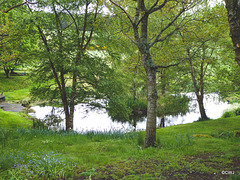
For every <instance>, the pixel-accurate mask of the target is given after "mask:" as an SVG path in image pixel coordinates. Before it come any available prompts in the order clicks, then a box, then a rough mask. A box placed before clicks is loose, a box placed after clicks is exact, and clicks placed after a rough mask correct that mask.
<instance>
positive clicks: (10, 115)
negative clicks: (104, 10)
mask: <svg viewBox="0 0 240 180" xmlns="http://www.w3.org/2000/svg"><path fill="white" fill-rule="evenodd" d="M31 126H32V121H31V120H28V119H27V116H26V115H25V114H23V113H14V112H6V111H3V110H2V109H0V127H1V128H7V129H16V128H29V127H31Z"/></svg>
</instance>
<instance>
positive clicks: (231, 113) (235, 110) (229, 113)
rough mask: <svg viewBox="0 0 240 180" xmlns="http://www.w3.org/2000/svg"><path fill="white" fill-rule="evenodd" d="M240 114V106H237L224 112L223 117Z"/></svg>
mask: <svg viewBox="0 0 240 180" xmlns="http://www.w3.org/2000/svg"><path fill="white" fill-rule="evenodd" d="M239 115H240V108H236V109H233V110H230V111H226V112H224V113H223V115H222V118H228V117H234V116H239Z"/></svg>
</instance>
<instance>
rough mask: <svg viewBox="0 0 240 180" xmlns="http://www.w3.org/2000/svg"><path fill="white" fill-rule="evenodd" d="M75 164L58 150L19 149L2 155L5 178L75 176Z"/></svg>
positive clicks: (0, 167)
mask: <svg viewBox="0 0 240 180" xmlns="http://www.w3.org/2000/svg"><path fill="white" fill-rule="evenodd" d="M74 168H75V164H74V163H72V162H71V161H69V160H66V159H64V158H63V157H62V156H61V155H60V154H58V153H57V152H53V151H51V152H45V151H43V152H40V151H38V152H34V151H32V152H31V151H18V152H16V153H8V152H7V153H2V154H1V155H0V177H2V178H4V179H59V178H67V177H72V176H73V174H74V173H73V171H74Z"/></svg>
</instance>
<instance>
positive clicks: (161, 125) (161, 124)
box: [160, 116, 165, 128]
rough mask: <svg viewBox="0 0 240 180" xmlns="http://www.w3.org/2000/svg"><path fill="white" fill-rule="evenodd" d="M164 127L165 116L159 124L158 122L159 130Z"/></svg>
mask: <svg viewBox="0 0 240 180" xmlns="http://www.w3.org/2000/svg"><path fill="white" fill-rule="evenodd" d="M164 127H165V116H162V117H161V122H160V128H164Z"/></svg>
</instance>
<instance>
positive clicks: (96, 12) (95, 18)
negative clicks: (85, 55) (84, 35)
mask: <svg viewBox="0 0 240 180" xmlns="http://www.w3.org/2000/svg"><path fill="white" fill-rule="evenodd" d="M98 3H99V1H98V0H97V7H96V10H95V13H94V20H93V21H94V23H95V22H96V20H97V15H98V7H99V4H98ZM93 30H94V27H92V28H91V32H90V36H89V37H88V41H87V43H86V44H85V46H84V48H83V50H84V51H85V50H86V49H87V46H88V45H89V43H90V41H91V39H92V35H93Z"/></svg>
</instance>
